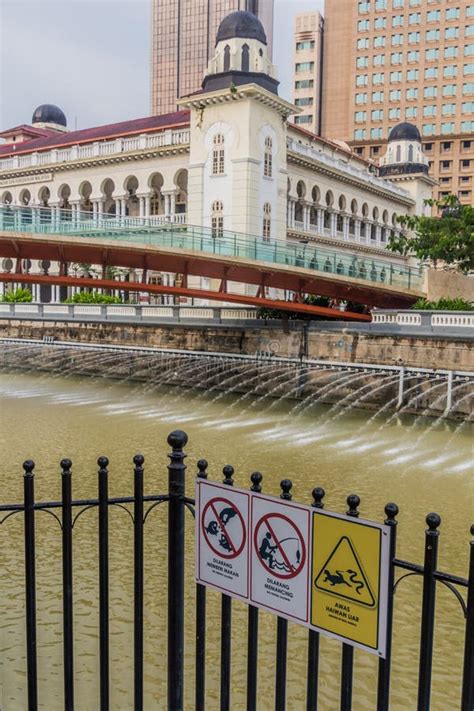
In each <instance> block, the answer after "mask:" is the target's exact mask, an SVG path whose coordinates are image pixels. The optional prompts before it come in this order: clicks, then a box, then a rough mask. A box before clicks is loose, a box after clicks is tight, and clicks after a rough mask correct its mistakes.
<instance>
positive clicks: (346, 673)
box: [341, 494, 360, 711]
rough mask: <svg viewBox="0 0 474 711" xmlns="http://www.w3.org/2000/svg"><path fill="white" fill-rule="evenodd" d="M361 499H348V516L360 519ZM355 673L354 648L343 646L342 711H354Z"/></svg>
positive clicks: (355, 497)
mask: <svg viewBox="0 0 474 711" xmlns="http://www.w3.org/2000/svg"><path fill="white" fill-rule="evenodd" d="M359 504H360V498H359V497H358V496H357V494H350V496H348V497H347V505H348V507H349V508H348V510H347V511H346V514H347V516H352V517H353V518H358V516H359V512H358V510H357V509H358V506H359ZM353 671H354V647H352V646H351V645H350V644H343V645H342V672H341V711H351V709H352V677H353Z"/></svg>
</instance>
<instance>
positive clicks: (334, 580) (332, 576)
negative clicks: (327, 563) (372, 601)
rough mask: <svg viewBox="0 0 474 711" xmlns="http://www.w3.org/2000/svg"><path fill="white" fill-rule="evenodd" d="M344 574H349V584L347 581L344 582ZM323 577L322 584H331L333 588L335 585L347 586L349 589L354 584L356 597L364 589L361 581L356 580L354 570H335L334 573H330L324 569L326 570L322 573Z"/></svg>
mask: <svg viewBox="0 0 474 711" xmlns="http://www.w3.org/2000/svg"><path fill="white" fill-rule="evenodd" d="M344 573H349V580H350V582H347V580H345V578H344ZM324 575H325V577H324V582H325V583H331V585H332V587H334V586H335V585H347V586H348V587H349V588H351V587H352V584H354V586H355V590H356V593H357V594H358V595H360V591H361V590H362V588H363V587H364V583H363V582H362V581H361V580H357V572H356V571H355V570H350V569H349V570H336V572H335V573H331V571H330V570H328V569H327V568H326V570H325V571H324Z"/></svg>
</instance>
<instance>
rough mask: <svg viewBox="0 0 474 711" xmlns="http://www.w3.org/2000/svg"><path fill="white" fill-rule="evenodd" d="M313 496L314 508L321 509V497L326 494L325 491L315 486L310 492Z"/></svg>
mask: <svg viewBox="0 0 474 711" xmlns="http://www.w3.org/2000/svg"><path fill="white" fill-rule="evenodd" d="M311 493H312V496H313V504H312V505H313V506H314V508H315V509H323V508H324V504H323V499H324V497H325V496H326V492H325V491H324V489H323V488H322V487H320V486H316V487H315V488H314V489H313V491H312V492H311Z"/></svg>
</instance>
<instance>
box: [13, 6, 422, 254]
mask: <svg viewBox="0 0 474 711" xmlns="http://www.w3.org/2000/svg"><path fill="white" fill-rule="evenodd" d="M276 76H277V73H276V68H275V67H274V65H273V64H272V63H271V62H270V60H269V58H268V55H267V46H266V37H265V33H264V30H263V27H262V25H261V23H260V21H259V20H258V19H257V18H256V17H255V16H253V15H251V14H250V13H246V12H235V13H232V14H231V15H229V16H228V17H226V18H225V19H224V20H223V22H222V24H221V26H220V28H219V32H218V35H217V42H216V53H215V57H214V58H213V59H212V60H211V61H210V63H209V66H208V69H207V72H206V75H205V77H204V80H203V85H202V91H200V92H197V93H196V94H193V95H192V96H189V97H186V98H184V99H182V100H181V102H180V105H181V107H182V110H180V111H178V112H176V113H173V114H167V115H163V116H150V117H147V118H142V119H136V120H133V121H125V122H122V123H116V124H111V125H107V126H99V127H94V128H89V129H85V130H80V131H68V130H67V123H66V117H65V116H64V114H63V112H62V111H61V110H60V109H58V108H57V107H55V106H51V105H44V106H41V107H39V108H38V109H36V111H35V112H34V114H33V120H32V123H31V124H24V125H21V126H16V127H14V128H12V129H9V130H7V131H4V132H3V133H2V134H0V136H2V137H3V139H4V140H5V142H4V143H3V144H2V145H1V146H0V203H1V204H3V205H17V206H23V207H24V208H26V209H27V208H28V207H29V206H41V207H43V208H49V209H50V210H51V213H50V215H51V217H50V219H51V221H53V222H54V221H55V220H57V219H59V218H60V219H65V215H69V216H70V218H69V219H71V220H74V219H77V218H78V215H79V214H82V213H83V212H86V213H89V214H90V217H91V219H105V217H106V216H107V215H115V216H122V217H126V216H137V217H143V218H151V219H152V220H154V221H155V222H156V223H157V224H162V223H182V224H185V223H187V224H189V225H197V226H203V227H209V228H211V229H213V231H214V234H215V236H216V237H218V236H219V234H222V233H223V231H227V230H229V231H235V232H239V233H245V234H248V235H259V236H263V238H264V239H265V240H268V241H272V240H276V239H278V240H291V241H293V242H294V241H296V242H304V243H311V242H313V243H315V244H318V243H319V244H321V245H325V246H327V245H332V246H334V247H337V248H338V249H341V250H343V251H347V252H348V253H350V254H357V253H365V254H367V255H373V256H374V257H375V256H376V257H377V258H378V259H388V258H390V260H391V261H393V260H394V259H396V257H394V255H393V254H392V253H389V252H388V251H387V249H386V245H387V241H388V239H389V236H390V233H394V232H396V231H397V230H400V229H401V228H400V225H399V224H398V223H397V221H396V216H397V215H407V214H416V213H420V212H421V211H422V210H423V200H424V199H425V198H427V197H431V191H432V187H433V185H434V181H433V180H432V179H431V178H430V177H429V176H428V174H427V160H426V158H425V157H424V155H423V153H422V148H421V139H420V135H419V133H418V131H417V129H416V127H414V126H411V125H409V124H403V125H401V126H397V127H395V128H394V129H393V131H392V136H391V139H390V142H389V148H388V151H387V155H386V156H385V159H384V164H383V167H382V168H381V169H379V168H377V167H376V166H375V165H373V164H371V163H368V162H367V161H365V160H363V159H361V158H360V157H358V156H357V155H355V154H354V153H352V152H351V150H350V148H349V147H348V146H347V145H346V144H344V143H342V142H340V143H339V142H331V141H327V140H323V139H321V138H319V137H317V136H315V135H314V134H311V133H309V132H308V131H306V130H305V129H302V128H301V127H299V126H296V125H293V124H289V123H288V117H289V116H290V115H292V114H295V113H297V111H298V109H296V107H295V106H293V105H292V104H290V103H288V102H287V101H284V100H283V99H281V98H280V97H279V96H278V81H277V79H276ZM407 127H408V128H407ZM392 137H393V140H392ZM398 259H399V261H400V263H403V262H404V258H402V257H399V258H398Z"/></svg>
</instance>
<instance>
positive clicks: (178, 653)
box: [168, 430, 188, 711]
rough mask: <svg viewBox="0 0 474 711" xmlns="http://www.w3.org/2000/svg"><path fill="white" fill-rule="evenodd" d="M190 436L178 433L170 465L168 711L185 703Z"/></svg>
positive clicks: (173, 436)
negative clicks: (186, 502)
mask: <svg viewBox="0 0 474 711" xmlns="http://www.w3.org/2000/svg"><path fill="white" fill-rule="evenodd" d="M187 441H188V436H187V434H186V433H185V432H182V431H181V430H175V431H174V432H171V434H170V435H169V436H168V444H169V445H170V447H171V448H172V452H171V454H169V455H168V456H169V458H170V463H169V464H168V488H169V497H170V498H169V514H168V710H169V711H182V709H183V703H184V501H183V499H184V495H185V478H184V474H185V471H186V465H185V464H184V459H185V457H186V454H185V453H184V452H183V447H185V446H186V443H187Z"/></svg>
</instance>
